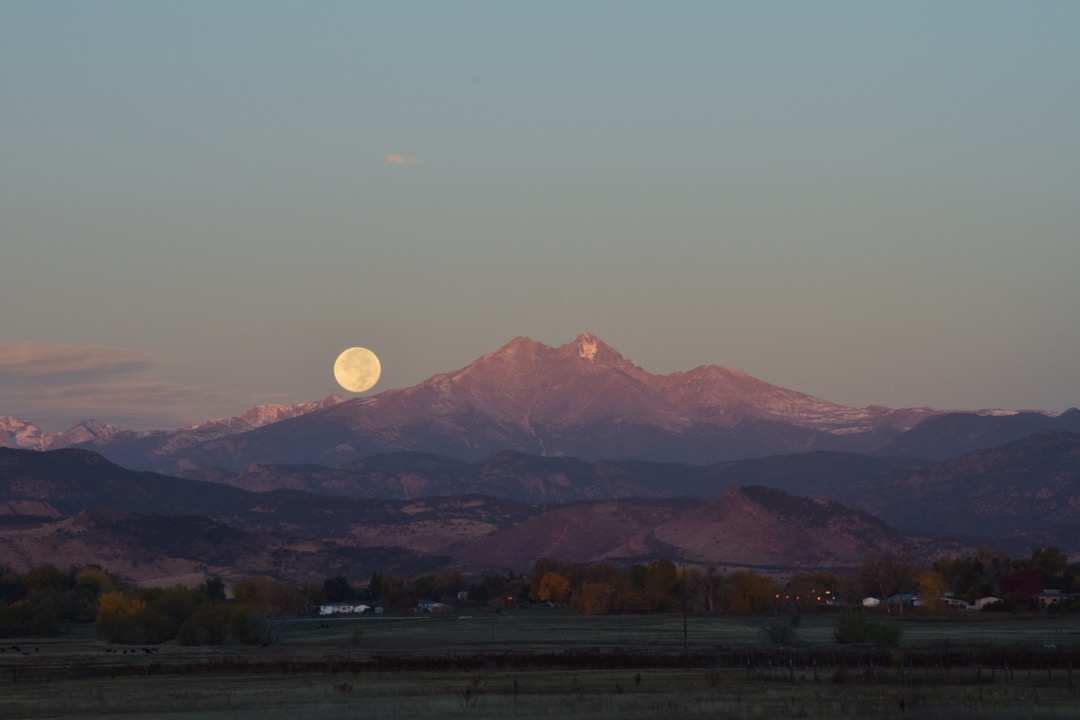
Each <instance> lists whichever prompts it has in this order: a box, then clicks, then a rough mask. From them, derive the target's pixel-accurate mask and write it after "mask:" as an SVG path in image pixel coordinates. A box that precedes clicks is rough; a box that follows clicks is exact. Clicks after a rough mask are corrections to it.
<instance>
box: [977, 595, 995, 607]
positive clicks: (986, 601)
mask: <svg viewBox="0 0 1080 720" xmlns="http://www.w3.org/2000/svg"><path fill="white" fill-rule="evenodd" d="M999 602H1001V598H999V597H993V596H990V595H987V596H986V597H981V598H979V599H978V600H976V601H975V609H976V610H983V609H985V608H986V606H987V605H993V604H994V603H999Z"/></svg>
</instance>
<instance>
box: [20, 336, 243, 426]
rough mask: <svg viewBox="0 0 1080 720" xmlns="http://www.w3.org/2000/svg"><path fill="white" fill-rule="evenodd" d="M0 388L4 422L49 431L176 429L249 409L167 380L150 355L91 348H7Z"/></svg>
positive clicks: (223, 394)
mask: <svg viewBox="0 0 1080 720" xmlns="http://www.w3.org/2000/svg"><path fill="white" fill-rule="evenodd" d="M0 383H2V384H0V415H12V416H15V417H17V418H20V419H22V420H27V421H30V422H33V423H35V424H38V425H41V426H42V427H45V428H46V429H48V430H64V429H67V428H68V427H71V426H72V425H74V424H76V423H78V422H81V421H83V420H89V419H97V420H103V421H105V422H108V423H110V424H113V425H118V426H120V427H123V428H130V429H153V428H172V427H178V426H181V425H188V424H191V423H193V422H202V421H204V420H207V419H209V418H208V417H205V414H206V413H207V412H208V410H209V408H214V409H215V410H214V411H215V412H219V411H220V410H223V409H225V408H228V407H230V406H232V407H235V406H236V405H237V404H239V403H242V402H243V401H244V400H243V398H240V397H238V396H237V394H236V393H233V392H230V391H228V390H221V389H219V388H213V387H206V386H201V385H194V384H185V383H181V382H176V381H173V380H170V379H167V378H165V377H163V370H162V368H161V367H160V366H159V364H158V362H157V361H156V359H155V358H153V357H152V356H150V355H147V354H145V353H141V352H138V351H134V350H128V349H124V348H110V347H97V346H85V345H45V344H38V343H21V344H18V345H0Z"/></svg>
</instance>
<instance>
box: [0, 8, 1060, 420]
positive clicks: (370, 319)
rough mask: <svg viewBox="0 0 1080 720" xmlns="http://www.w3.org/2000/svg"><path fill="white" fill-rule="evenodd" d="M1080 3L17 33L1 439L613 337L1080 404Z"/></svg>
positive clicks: (324, 20)
mask: <svg viewBox="0 0 1080 720" xmlns="http://www.w3.org/2000/svg"><path fill="white" fill-rule="evenodd" d="M1078 36H1080V5H1077V4H1075V3H1066V2H1028V3H1010V2H993V3H987V2H946V3H939V2H908V3H890V4H885V3H861V2H818V3H798V2H764V3H749V2H747V3H738V2H685V3H678V4H675V5H669V4H660V3H655V4H653V3H637V2H585V3H577V2H575V3H571V2H551V3H542V4H536V3H514V2H462V3H438V2H393V3H390V2H368V3H348V2H328V3H323V4H319V5H314V6H313V5H308V4H304V3H292V2H265V3H264V2H258V3H256V2H251V1H242V2H241V1H237V2H225V3H216V2H215V3H211V2H188V3H178V4H145V3H139V2H133V1H129V2H118V1H114V2H110V1H102V2H96V3H84V4H77V3H64V2H49V1H40V2H18V1H11V0H9V1H8V2H4V3H0V106H2V107H3V108H4V120H3V122H2V123H0V156H2V157H3V162H2V163H0V238H2V248H3V249H2V250H0V304H2V306H3V307H4V308H5V316H4V320H3V322H2V323H0V416H3V415H12V416H16V417H19V418H21V419H24V420H28V421H31V422H34V423H36V424H38V425H41V426H42V427H44V428H46V429H48V430H62V429H66V428H67V427H70V425H72V424H74V423H76V422H79V421H81V420H85V419H88V418H96V419H99V420H102V421H105V422H109V423H112V424H115V425H119V426H122V427H131V428H139V429H146V428H163V427H176V426H179V425H182V424H192V423H197V422H202V421H205V420H209V419H211V418H217V417H225V416H229V415H234V414H237V413H239V412H242V411H244V410H246V409H248V408H249V407H251V406H253V405H256V404H259V403H288V402H303V401H310V400H316V399H319V398H322V397H325V396H327V395H329V394H331V393H335V392H340V393H341V394H343V395H348V394H347V393H345V392H344V391H342V390H341V389H340V388H339V387H338V386H337V384H336V383H335V381H334V377H333V373H332V365H333V361H334V358H335V357H336V356H337V354H338V353H339V352H341V351H342V350H344V349H345V348H347V347H350V346H355V345H360V346H364V347H368V348H370V349H372V350H373V351H374V352H375V353H376V354H377V355H378V356H379V358H380V359H381V361H382V369H383V374H382V379H381V380H380V382H379V384H378V385H377V386H376V387H375V388H374V389H373V390H371V391H370V393H378V392H382V391H384V390H387V389H390V388H395V387H406V386H410V385H413V384H416V383H418V382H421V381H422V380H424V379H426V378H428V377H430V376H432V375H435V374H437V373H440V372H447V371H451V370H455V369H457V368H460V367H463V366H465V365H467V364H468V363H469V362H472V361H473V360H474V359H476V358H478V357H480V356H481V355H483V354H484V353H487V352H490V351H492V350H494V349H496V348H498V347H499V346H501V345H504V344H505V343H506V342H508V341H509V340H510V339H512V338H513V337H516V336H528V337H531V338H534V339H536V340H538V341H541V342H544V343H546V344H549V345H555V346H557V345H562V344H564V343H567V342H570V341H571V340H572V339H573V338H575V337H576V336H577V335H579V334H580V333H583V332H591V333H594V334H596V335H597V336H598V337H600V338H601V339H602V340H603V341H605V342H606V343H608V344H610V345H611V346H612V347H614V348H615V349H617V350H618V351H619V352H621V353H622V354H623V355H624V356H626V357H627V358H628V359H629V360H630V361H632V362H634V363H635V364H637V365H639V366H641V367H642V368H644V369H645V370H648V371H649V372H652V373H657V374H666V373H670V372H675V371H680V370H688V369H691V368H693V367H696V366H699V365H710V364H716V365H723V366H727V367H734V368H738V369H740V370H742V371H745V372H747V373H749V374H751V375H753V376H755V377H757V378H760V379H762V380H765V381H766V382H770V383H773V384H775V385H779V386H782V387H786V388H790V389H793V390H797V391H799V392H804V393H809V394H812V395H816V396H818V397H821V398H824V399H826V400H829V401H832V402H836V403H842V404H846V405H852V406H860V407H861V406H867V405H885V406H890V407H917V406H934V407H939V408H945V409H959V410H965V409H970V410H974V409H983V408H1005V409H1042V410H1049V411H1055V412H1060V411H1062V410H1065V409H1067V408H1069V407H1074V406H1078V405H1080V383H1078V382H1077V381H1076V380H1077V374H1076V368H1077V367H1080V319H1078V314H1077V312H1076V309H1077V308H1080V283H1077V282H1076V279H1075V276H1076V273H1077V270H1078V269H1080V204H1078V203H1077V201H1076V197H1077V191H1078V189H1080V133H1078V132H1077V131H1076V128H1078V127H1080V93H1077V92H1076V88H1077V87H1078V83H1080V44H1078V43H1077V42H1076V37H1078Z"/></svg>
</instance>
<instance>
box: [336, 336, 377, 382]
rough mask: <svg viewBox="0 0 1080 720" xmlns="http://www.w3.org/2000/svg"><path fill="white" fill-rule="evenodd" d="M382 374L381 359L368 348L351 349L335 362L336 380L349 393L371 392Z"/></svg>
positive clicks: (339, 356)
mask: <svg viewBox="0 0 1080 720" xmlns="http://www.w3.org/2000/svg"><path fill="white" fill-rule="evenodd" d="M381 374H382V364H381V363H380V362H379V358H377V357H376V356H375V353H373V352H371V351H370V350H368V349H367V348H362V347H354V348H349V349H348V350H346V351H345V352H343V353H341V354H340V355H338V357H337V360H336V361H334V379H335V380H337V381H338V385H340V386H341V387H343V388H345V389H346V390H348V391H349V392H354V393H361V392H364V391H365V390H370V389H371V388H373V387H375V383H377V382H379V375H381Z"/></svg>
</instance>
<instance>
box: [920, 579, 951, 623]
mask: <svg viewBox="0 0 1080 720" xmlns="http://www.w3.org/2000/svg"><path fill="white" fill-rule="evenodd" d="M916 588H917V590H918V593H919V602H920V603H921V609H922V611H923V612H928V613H937V612H941V611H942V609H944V606H945V593H947V592H948V591H949V586H948V585H947V584H946V582H945V576H944V575H942V574H941V573H939V572H937V571H936V570H924V571H922V572H921V573H919V576H918V580H917V583H916Z"/></svg>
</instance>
